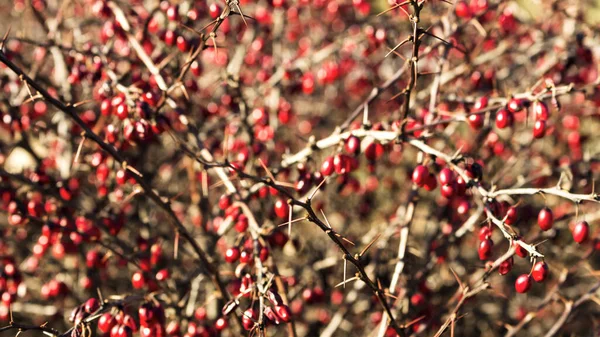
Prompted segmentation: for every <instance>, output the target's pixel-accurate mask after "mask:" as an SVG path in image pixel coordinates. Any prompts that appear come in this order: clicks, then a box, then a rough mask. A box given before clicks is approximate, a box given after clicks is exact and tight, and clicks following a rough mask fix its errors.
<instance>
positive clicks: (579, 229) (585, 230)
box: [571, 221, 590, 243]
mask: <svg viewBox="0 0 600 337" xmlns="http://www.w3.org/2000/svg"><path fill="white" fill-rule="evenodd" d="M571 234H573V240H575V242H577V243H583V242H585V241H586V240H587V239H588V237H589V235H590V225H589V224H588V223H587V221H579V222H578V223H576V224H575V226H573V228H572V229H571Z"/></svg>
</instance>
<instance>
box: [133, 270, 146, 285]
mask: <svg viewBox="0 0 600 337" xmlns="http://www.w3.org/2000/svg"><path fill="white" fill-rule="evenodd" d="M131 284H132V285H133V287H134V288H135V289H141V288H143V287H144V285H145V284H146V280H145V279H144V274H143V273H142V272H141V271H136V272H135V273H133V276H132V277H131Z"/></svg>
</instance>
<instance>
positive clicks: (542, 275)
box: [531, 261, 548, 282]
mask: <svg viewBox="0 0 600 337" xmlns="http://www.w3.org/2000/svg"><path fill="white" fill-rule="evenodd" d="M531 276H532V277H533V279H534V280H535V282H544V280H545V279H546V277H547V276H548V265H547V264H546V262H544V261H540V262H538V263H536V264H535V265H534V266H533V270H532V271H531Z"/></svg>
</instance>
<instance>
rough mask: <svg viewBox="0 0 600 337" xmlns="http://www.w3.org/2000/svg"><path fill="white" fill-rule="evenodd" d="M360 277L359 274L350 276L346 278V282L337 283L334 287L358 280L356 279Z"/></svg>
mask: <svg viewBox="0 0 600 337" xmlns="http://www.w3.org/2000/svg"><path fill="white" fill-rule="evenodd" d="M358 279H360V277H358V276H353V277H351V278H349V279H347V280H345V281H344V282H340V283H338V284H336V285H335V287H334V288H338V287H339V286H342V285H345V284H346V283H350V282H352V281H356V280H358Z"/></svg>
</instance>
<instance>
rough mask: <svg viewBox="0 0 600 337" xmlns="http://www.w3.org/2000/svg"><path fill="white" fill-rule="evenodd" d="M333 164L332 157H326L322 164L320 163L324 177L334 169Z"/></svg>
mask: <svg viewBox="0 0 600 337" xmlns="http://www.w3.org/2000/svg"><path fill="white" fill-rule="evenodd" d="M334 169H335V168H334V166H333V157H331V156H330V157H327V158H325V160H324V161H323V164H321V174H322V175H323V176H324V177H327V176H330V175H331V174H332V173H333V171H334Z"/></svg>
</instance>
